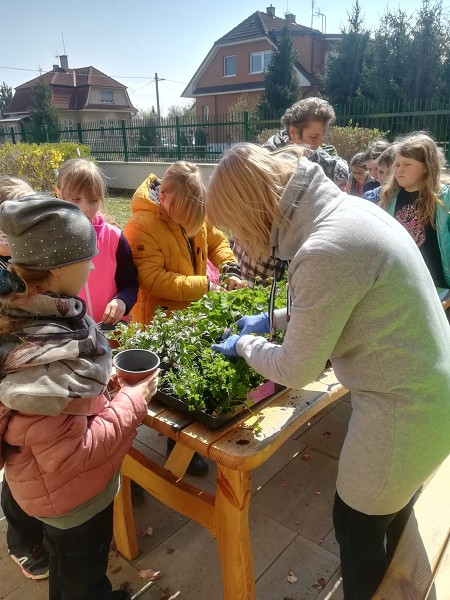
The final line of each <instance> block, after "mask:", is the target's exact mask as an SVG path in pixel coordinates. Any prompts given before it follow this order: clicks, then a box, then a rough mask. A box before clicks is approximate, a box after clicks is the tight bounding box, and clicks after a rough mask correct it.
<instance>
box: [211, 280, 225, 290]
mask: <svg viewBox="0 0 450 600" xmlns="http://www.w3.org/2000/svg"><path fill="white" fill-rule="evenodd" d="M209 291H210V292H226V289H225V288H224V287H222V286H221V285H219V284H218V283H213V282H212V281H210V282H209Z"/></svg>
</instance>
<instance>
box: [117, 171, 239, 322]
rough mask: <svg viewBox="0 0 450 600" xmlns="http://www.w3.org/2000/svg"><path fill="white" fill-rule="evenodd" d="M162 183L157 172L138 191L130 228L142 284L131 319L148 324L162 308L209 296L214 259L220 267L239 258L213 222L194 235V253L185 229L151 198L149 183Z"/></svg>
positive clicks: (176, 307)
mask: <svg viewBox="0 0 450 600" xmlns="http://www.w3.org/2000/svg"><path fill="white" fill-rule="evenodd" d="M158 183H159V182H158V180H157V178H156V176H155V175H150V176H149V177H148V178H147V179H146V180H145V181H144V182H143V183H142V185H141V186H140V187H139V188H138V189H137V190H136V192H135V194H134V196H133V198H132V201H131V210H132V215H131V217H130V219H129V221H128V223H127V225H126V227H125V230H124V235H125V237H126V239H127V240H128V243H129V244H130V247H131V251H132V253H133V260H134V263H135V265H136V267H137V270H138V282H139V292H138V299H137V302H136V304H135V305H134V307H133V309H132V311H131V317H132V319H133V321H135V322H138V323H144V324H146V325H147V324H149V323H150V322H151V320H152V319H153V316H154V313H155V308H156V307H157V306H161V307H163V308H164V309H166V310H167V311H168V312H171V311H173V310H179V309H181V308H186V307H187V306H188V305H189V304H190V303H191V302H193V301H194V300H199V299H200V298H201V297H202V296H203V294H206V292H207V291H208V279H207V277H206V261H207V259H208V258H209V260H210V261H211V262H212V263H213V264H214V265H215V266H216V267H218V266H219V265H220V264H221V263H224V262H237V261H236V258H235V257H234V254H233V252H232V250H231V248H230V245H229V243H228V240H227V239H226V237H225V236H224V235H223V233H222V232H221V231H220V230H218V229H216V228H215V227H212V226H211V225H209V224H207V223H206V224H204V225H203V226H202V228H201V229H200V231H199V232H198V233H197V234H196V235H195V236H194V237H193V238H191V240H190V241H191V247H192V251H191V250H190V249H189V244H188V240H187V239H186V236H185V234H184V231H183V229H182V228H181V227H180V226H179V225H176V224H175V223H174V222H173V221H172V220H170V218H169V217H168V216H167V214H166V213H165V212H164V211H163V210H162V209H161V207H160V206H159V204H158V203H157V201H155V200H154V199H152V198H151V197H150V194H149V186H150V185H151V184H153V187H155V184H156V186H157V184H158Z"/></svg>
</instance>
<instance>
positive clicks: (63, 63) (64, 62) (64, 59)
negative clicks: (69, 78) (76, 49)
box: [59, 54, 69, 71]
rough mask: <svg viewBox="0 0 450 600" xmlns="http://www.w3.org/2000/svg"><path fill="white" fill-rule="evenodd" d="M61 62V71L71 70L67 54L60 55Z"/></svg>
mask: <svg viewBox="0 0 450 600" xmlns="http://www.w3.org/2000/svg"><path fill="white" fill-rule="evenodd" d="M59 62H60V63H61V69H64V71H68V70H69V61H68V60H67V54H60V55H59Z"/></svg>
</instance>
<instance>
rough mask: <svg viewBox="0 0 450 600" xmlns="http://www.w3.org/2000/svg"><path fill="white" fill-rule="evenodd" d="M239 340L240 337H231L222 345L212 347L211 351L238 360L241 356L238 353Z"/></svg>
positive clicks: (221, 343)
mask: <svg viewBox="0 0 450 600" xmlns="http://www.w3.org/2000/svg"><path fill="white" fill-rule="evenodd" d="M239 338H240V336H239V335H230V337H228V338H227V339H226V340H224V341H223V342H220V344H213V345H212V346H211V350H214V352H219V353H220V354H223V355H224V356H229V357H231V358H237V357H238V356H239V354H238V353H237V352H236V344H237V341H238V339H239Z"/></svg>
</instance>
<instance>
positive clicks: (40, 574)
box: [8, 544, 48, 579]
mask: <svg viewBox="0 0 450 600" xmlns="http://www.w3.org/2000/svg"><path fill="white" fill-rule="evenodd" d="M8 553H9V555H10V557H11V558H12V559H13V561H14V562H15V563H17V564H18V565H19V567H20V568H21V569H22V573H23V574H24V575H25V577H28V578H29V579H47V578H48V553H47V550H46V549H45V548H44V546H43V545H42V544H36V546H33V548H25V549H24V550H22V551H20V552H15V554H13V553H12V552H11V551H10V550H8Z"/></svg>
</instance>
